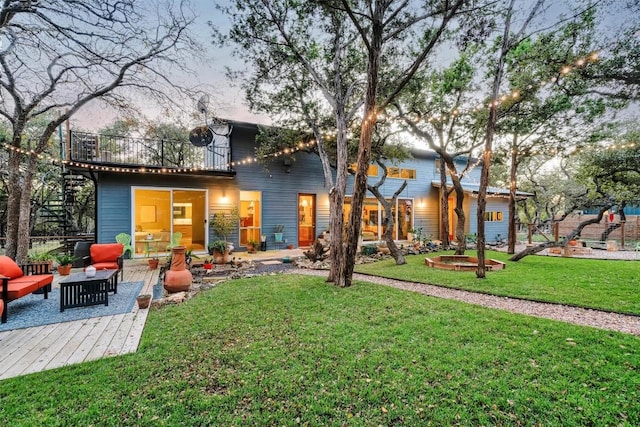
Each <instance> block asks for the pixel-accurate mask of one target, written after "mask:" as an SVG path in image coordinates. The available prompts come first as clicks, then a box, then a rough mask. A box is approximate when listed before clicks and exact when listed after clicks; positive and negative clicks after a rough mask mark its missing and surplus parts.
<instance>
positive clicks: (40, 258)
mask: <svg viewBox="0 0 640 427" xmlns="http://www.w3.org/2000/svg"><path fill="white" fill-rule="evenodd" d="M53 258H54V257H53V255H52V254H50V253H49V252H46V251H45V252H34V253H32V254H30V255H29V260H30V261H31V263H32V264H49V271H51V264H52V263H53Z"/></svg>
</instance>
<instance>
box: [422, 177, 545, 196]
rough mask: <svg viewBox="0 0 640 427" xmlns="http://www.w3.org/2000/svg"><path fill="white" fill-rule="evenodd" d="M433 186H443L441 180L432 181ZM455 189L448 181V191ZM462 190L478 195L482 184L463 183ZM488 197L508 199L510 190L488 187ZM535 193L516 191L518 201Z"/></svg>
mask: <svg viewBox="0 0 640 427" xmlns="http://www.w3.org/2000/svg"><path fill="white" fill-rule="evenodd" d="M431 186H432V187H435V188H440V187H441V186H442V183H441V182H440V181H439V180H434V181H431ZM452 188H453V184H452V183H451V182H450V181H448V182H447V189H452ZM462 188H463V189H464V191H465V192H466V193H470V194H478V193H479V192H480V184H479V183H478V184H476V183H468V182H463V183H462ZM487 196H489V197H508V196H509V189H508V188H500V187H487ZM532 196H533V193H527V192H525V191H516V198H517V199H521V200H522V199H526V198H527V197H532Z"/></svg>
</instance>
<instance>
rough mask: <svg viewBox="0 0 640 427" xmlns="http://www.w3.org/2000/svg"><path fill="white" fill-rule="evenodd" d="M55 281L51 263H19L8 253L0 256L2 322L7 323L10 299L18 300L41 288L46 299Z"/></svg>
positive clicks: (0, 310) (0, 311)
mask: <svg viewBox="0 0 640 427" xmlns="http://www.w3.org/2000/svg"><path fill="white" fill-rule="evenodd" d="M51 283H53V274H51V273H50V272H49V264H48V263H42V264H24V265H18V264H16V263H15V261H14V260H12V259H11V258H9V257H8V256H6V255H1V256H0V285H1V289H0V295H2V306H3V309H0V313H2V323H7V317H8V311H9V310H8V306H7V304H8V303H9V302H10V301H14V300H17V299H19V298H22V297H24V296H26V295H29V294H31V293H33V292H35V291H38V290H41V289H42V291H43V293H44V299H48V298H49V290H50V289H51Z"/></svg>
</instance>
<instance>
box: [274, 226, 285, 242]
mask: <svg viewBox="0 0 640 427" xmlns="http://www.w3.org/2000/svg"><path fill="white" fill-rule="evenodd" d="M283 231H284V225H282V224H276V225H274V226H273V234H274V236H275V240H276V242H278V243H281V242H282V232H283Z"/></svg>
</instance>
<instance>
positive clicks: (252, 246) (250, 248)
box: [247, 239, 260, 254]
mask: <svg viewBox="0 0 640 427" xmlns="http://www.w3.org/2000/svg"><path fill="white" fill-rule="evenodd" d="M259 245H260V243H259V242H258V241H257V240H253V239H252V240H249V241H248V242H247V252H249V253H250V254H255V253H256V252H257V251H258V247H259Z"/></svg>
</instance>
